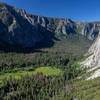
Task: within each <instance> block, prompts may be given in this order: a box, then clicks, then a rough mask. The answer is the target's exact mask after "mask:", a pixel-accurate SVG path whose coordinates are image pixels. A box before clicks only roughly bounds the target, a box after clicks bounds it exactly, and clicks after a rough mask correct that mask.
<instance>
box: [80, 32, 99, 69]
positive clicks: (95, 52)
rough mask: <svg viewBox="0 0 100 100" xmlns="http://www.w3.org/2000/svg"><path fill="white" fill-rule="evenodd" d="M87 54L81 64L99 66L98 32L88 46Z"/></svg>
mask: <svg viewBox="0 0 100 100" xmlns="http://www.w3.org/2000/svg"><path fill="white" fill-rule="evenodd" d="M88 54H89V55H91V56H89V57H88V58H87V59H86V60H85V61H84V62H82V64H83V65H84V66H85V67H96V66H98V67H99V66H100V32H99V35H98V38H97V39H96V41H95V42H94V43H93V44H92V46H91V47H90V49H89V51H88Z"/></svg>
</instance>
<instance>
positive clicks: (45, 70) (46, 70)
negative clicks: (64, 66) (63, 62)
mask: <svg viewBox="0 0 100 100" xmlns="http://www.w3.org/2000/svg"><path fill="white" fill-rule="evenodd" d="M38 73H43V74H44V75H46V76H58V75H60V74H61V73H62V71H61V70H60V69H57V68H51V67H40V68H37V69H35V70H33V71H19V72H12V73H4V74H1V75H0V84H1V83H2V80H3V79H9V77H11V76H12V77H15V78H16V79H20V78H21V76H25V75H27V74H28V75H36V74H38Z"/></svg>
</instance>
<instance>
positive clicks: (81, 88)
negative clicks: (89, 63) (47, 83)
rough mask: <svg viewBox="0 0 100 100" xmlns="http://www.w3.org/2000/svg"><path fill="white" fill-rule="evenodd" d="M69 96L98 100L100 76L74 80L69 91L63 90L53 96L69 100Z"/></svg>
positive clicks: (99, 99) (80, 99)
mask: <svg viewBox="0 0 100 100" xmlns="http://www.w3.org/2000/svg"><path fill="white" fill-rule="evenodd" d="M70 85H71V84H70ZM71 98H77V99H78V100H100V77H98V78H95V79H92V80H84V79H83V80H82V79H81V80H80V79H79V80H75V81H74V82H73V83H72V88H71V90H70V91H66V90H63V91H61V92H60V94H58V95H56V96H55V100H71Z"/></svg>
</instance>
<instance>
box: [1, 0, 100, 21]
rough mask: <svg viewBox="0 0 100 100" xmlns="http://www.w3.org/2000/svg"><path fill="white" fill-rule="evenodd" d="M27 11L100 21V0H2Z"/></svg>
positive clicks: (74, 19) (49, 15) (76, 19)
mask: <svg viewBox="0 0 100 100" xmlns="http://www.w3.org/2000/svg"><path fill="white" fill-rule="evenodd" d="M0 1H1V2H5V3H7V4H10V5H12V6H15V7H17V8H21V9H25V10H26V12H28V13H31V14H35V15H43V16H47V17H57V18H58V17H61V18H70V19H71V20H73V21H82V22H91V21H100V0H0Z"/></svg>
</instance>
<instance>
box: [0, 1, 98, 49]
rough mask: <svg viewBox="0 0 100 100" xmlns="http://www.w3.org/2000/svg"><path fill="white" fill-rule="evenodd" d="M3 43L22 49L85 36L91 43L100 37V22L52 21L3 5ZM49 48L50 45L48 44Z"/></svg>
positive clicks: (0, 13)
mask: <svg viewBox="0 0 100 100" xmlns="http://www.w3.org/2000/svg"><path fill="white" fill-rule="evenodd" d="M0 28H1V29H2V30H0V44H1V45H2V46H4V45H6V44H7V45H8V44H9V45H14V46H20V47H36V46H37V47H39V43H41V44H42V43H43V44H44V43H48V42H51V44H49V45H50V46H52V45H53V40H56V39H57V37H56V35H59V36H68V35H70V34H82V35H84V36H86V37H87V38H88V39H89V40H94V39H95V38H96V36H97V35H98V30H99V29H100V23H99V22H98V23H97V22H96V23H81V22H73V21H71V20H70V19H63V18H49V17H44V16H41V15H40V16H38V15H32V14H27V13H26V12H25V10H22V9H18V8H16V7H12V6H9V5H7V4H4V3H0ZM47 45H48V44H47Z"/></svg>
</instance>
